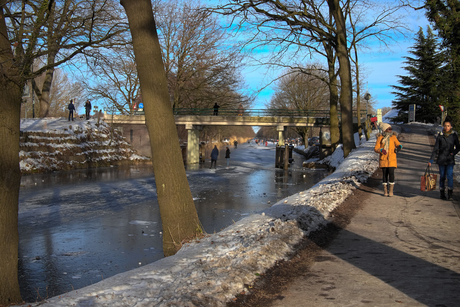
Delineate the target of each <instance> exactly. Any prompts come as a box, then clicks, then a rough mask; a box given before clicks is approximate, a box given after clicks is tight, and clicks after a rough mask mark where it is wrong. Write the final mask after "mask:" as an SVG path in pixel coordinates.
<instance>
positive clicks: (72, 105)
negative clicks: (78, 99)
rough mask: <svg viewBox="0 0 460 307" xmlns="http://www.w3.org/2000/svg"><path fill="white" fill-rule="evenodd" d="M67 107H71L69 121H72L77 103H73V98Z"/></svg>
mask: <svg viewBox="0 0 460 307" xmlns="http://www.w3.org/2000/svg"><path fill="white" fill-rule="evenodd" d="M67 108H68V109H69V122H70V119H71V118H72V121H73V111H75V105H74V104H73V99H70V103H69V106H68V107H67Z"/></svg>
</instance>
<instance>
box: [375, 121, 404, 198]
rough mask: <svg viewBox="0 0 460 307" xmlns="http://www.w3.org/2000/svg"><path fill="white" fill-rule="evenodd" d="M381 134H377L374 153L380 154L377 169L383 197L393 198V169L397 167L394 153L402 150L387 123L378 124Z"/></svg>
mask: <svg viewBox="0 0 460 307" xmlns="http://www.w3.org/2000/svg"><path fill="white" fill-rule="evenodd" d="M380 129H382V131H383V132H382V134H377V142H376V143H375V147H374V151H375V152H376V153H379V154H380V158H379V167H380V168H381V169H382V173H383V191H384V196H393V189H394V186H395V168H397V167H398V163H397V159H396V153H398V152H399V151H400V150H401V149H402V145H401V144H400V143H399V141H398V138H397V137H396V133H395V132H393V129H392V128H391V126H390V125H389V124H387V123H380Z"/></svg>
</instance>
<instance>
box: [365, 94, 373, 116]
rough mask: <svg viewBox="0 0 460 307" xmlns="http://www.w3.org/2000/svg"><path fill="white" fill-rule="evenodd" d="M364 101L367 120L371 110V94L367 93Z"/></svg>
mask: <svg viewBox="0 0 460 307" xmlns="http://www.w3.org/2000/svg"><path fill="white" fill-rule="evenodd" d="M364 99H365V100H366V118H367V114H368V113H369V111H368V108H369V100H370V99H371V94H369V92H366V94H364Z"/></svg>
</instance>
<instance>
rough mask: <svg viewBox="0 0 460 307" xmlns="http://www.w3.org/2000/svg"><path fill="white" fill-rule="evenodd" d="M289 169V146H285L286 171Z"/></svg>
mask: <svg viewBox="0 0 460 307" xmlns="http://www.w3.org/2000/svg"><path fill="white" fill-rule="evenodd" d="M288 168H289V145H288V144H286V145H284V169H288Z"/></svg>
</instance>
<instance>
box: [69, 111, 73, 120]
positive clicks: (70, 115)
mask: <svg viewBox="0 0 460 307" xmlns="http://www.w3.org/2000/svg"><path fill="white" fill-rule="evenodd" d="M70 118H72V121H73V110H70V111H69V122H70Z"/></svg>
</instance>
